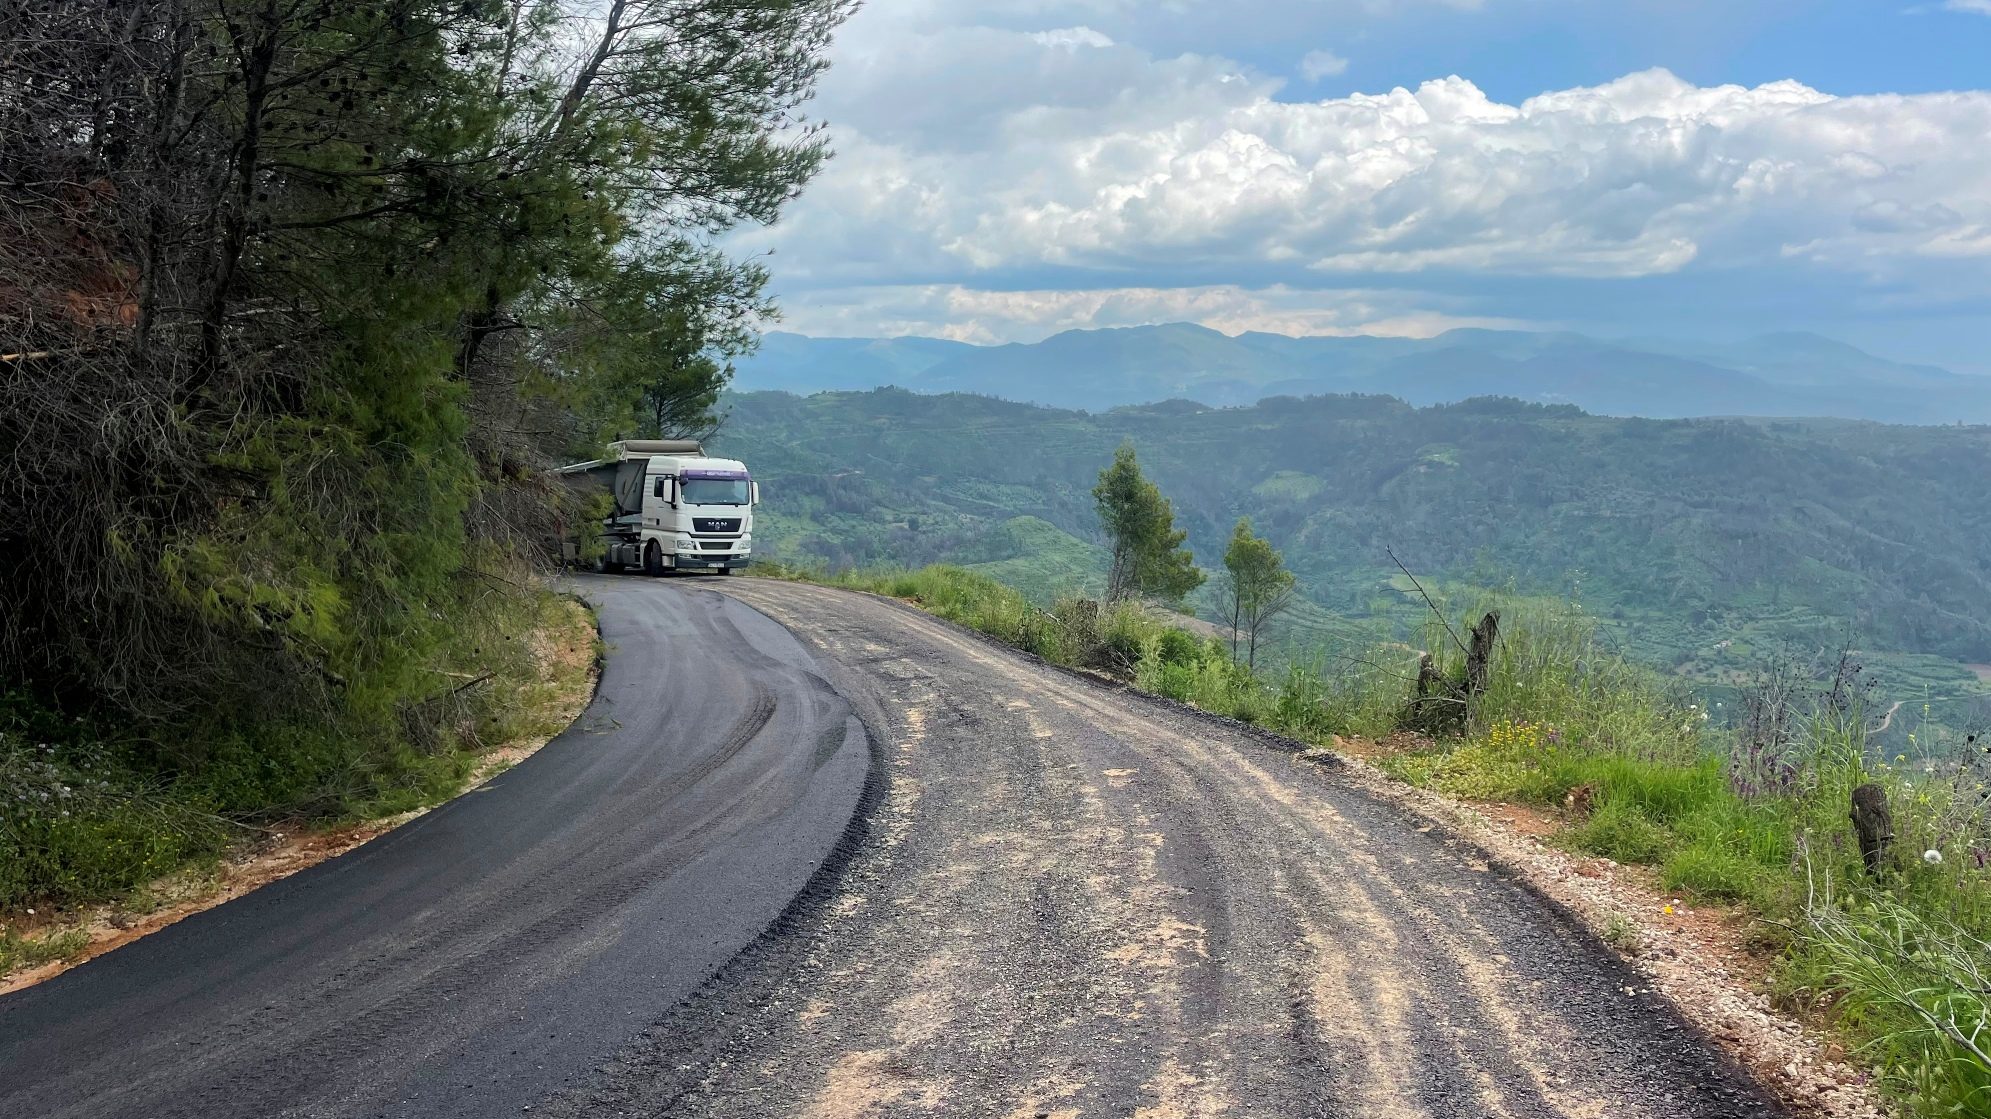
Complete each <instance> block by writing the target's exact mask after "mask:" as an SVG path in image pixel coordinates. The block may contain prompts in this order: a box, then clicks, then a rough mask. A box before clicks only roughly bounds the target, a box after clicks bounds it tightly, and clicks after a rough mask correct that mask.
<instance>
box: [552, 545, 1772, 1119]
mask: <svg viewBox="0 0 1991 1119" xmlns="http://www.w3.org/2000/svg"><path fill="white" fill-rule="evenodd" d="M723 591H724V593H726V594H728V595H730V596H733V597H736V598H738V599H740V600H741V601H744V602H746V603H748V604H750V605H752V606H754V607H755V608H756V609H758V610H760V611H762V612H763V613H765V614H767V615H768V616H769V617H772V618H774V619H775V620H777V621H779V622H781V623H782V624H784V625H786V626H787V627H788V628H789V629H790V630H791V631H793V632H794V633H796V634H797V635H798V636H799V637H800V638H801V639H802V640H803V641H804V643H805V644H807V645H809V646H810V647H811V648H812V650H813V652H814V654H815V657H816V659H817V661H818V662H819V663H821V664H822V665H823V666H824V668H825V674H826V675H827V677H828V678H829V680H830V681H831V682H832V683H833V684H834V685H835V687H836V689H837V690H838V691H839V692H840V693H842V694H843V695H844V696H845V697H846V698H848V699H849V701H850V702H851V704H852V707H853V709H854V710H856V711H857V713H858V714H859V716H860V717H861V718H862V719H863V720H864V722H865V724H866V726H867V728H868V730H869V731H870V733H871V735H872V737H873V738H874V740H875V741H876V742H877V744H878V748H879V750H880V755H881V760H882V764H883V766H884V769H885V772H886V775H887V777H886V788H885V791H884V792H883V794H882V797H881V800H880V803H879V805H878V807H877V809H876V811H875V814H874V816H873V818H872V819H871V820H870V821H869V823H868V825H867V829H866V831H865V838H864V840H863V841H862V842H861V843H860V844H859V845H858V847H857V848H856V850H855V853H854V854H853V856H852V858H851V860H850V862H849V864H848V866H847V867H846V868H845V869H844V870H843V871H842V873H841V874H840V875H839V877H838V879H837V880H836V882H835V885H834V889H833V890H829V891H826V892H825V893H824V895H823V896H821V897H819V898H816V899H814V900H813V901H812V902H810V903H808V904H805V905H803V906H802V907H800V908H799V909H798V910H797V911H795V912H794V913H793V914H791V918H792V919H791V921H790V922H789V923H788V924H787V926H786V927H785V928H784V930H783V931H782V933H781V934H780V936H779V937H776V938H773V939H770V940H769V941H767V942H765V943H764V944H762V945H761V946H760V948H759V949H758V950H757V951H756V952H755V953H750V954H749V956H748V957H743V959H742V960H741V961H739V963H738V964H737V966H736V967H735V968H733V969H730V970H729V972H728V973H727V974H726V975H725V976H723V977H722V982H721V983H719V984H717V985H715V986H714V987H711V988H708V989H707V990H706V991H705V992H704V993H703V994H702V995H701V996H700V997H699V998H698V999H696V1000H693V1001H691V1002H689V1003H686V1004H684V1005H683V1006H681V1007H679V1008H678V1009H677V1010H675V1011H674V1012H673V1013H672V1014H670V1015H667V1016H665V1017H664V1018H663V1019H661V1020H660V1021H659V1022H658V1023H657V1025H656V1026H655V1028H653V1029H652V1030H651V1031H649V1032H648V1033H647V1034H646V1035H645V1036H644V1038H643V1039H642V1040H641V1042H639V1043H638V1044H636V1045H634V1046H632V1047H630V1048H629V1049H627V1050H625V1051H624V1052H623V1053H622V1054H620V1055H619V1056H618V1058H617V1060H616V1061H615V1062H614V1063H613V1065H612V1066H611V1067H610V1068H609V1069H607V1070H606V1071H604V1073H603V1074H602V1075H600V1076H599V1077H597V1078H595V1079H593V1080H592V1081H590V1082H589V1083H588V1084H586V1085H585V1086H583V1087H580V1088H577V1089H576V1090H575V1091H573V1092H571V1093H569V1094H566V1095H564V1096H562V1097H559V1098H557V1099H555V1100H553V1101H550V1104H549V1106H548V1107H547V1108H546V1109H544V1110H545V1111H546V1112H547V1113H550V1114H554V1115H597V1114H599V1115H609V1114H630V1115H658V1116H661V1115H670V1116H707V1117H713V1119H730V1117H742V1119H744V1117H749V1116H753V1117H760V1116H815V1117H823V1119H829V1117H843V1116H849V1117H857V1116H864V1117H867V1119H868V1117H873V1116H875V1117H880V1119H896V1117H902V1116H923V1115H945V1116H964V1117H975V1116H989V1117H1001V1119H1010V1117H1021V1119H1034V1117H1037V1116H1055V1117H1060V1119H1074V1117H1081V1116H1084V1117H1091V1116H1114V1117H1124V1116H1135V1117H1138V1119H1190V1117H1205V1116H1219V1115H1229V1116H1252V1117H1260V1116H1263V1117H1267V1119H1281V1117H1286V1116H1323V1117H1335V1119H1342V1117H1351V1119H1352V1117H1364V1119H1367V1117H1372V1116H1373V1117H1382V1119H1398V1117H1403V1119H1411V1117H1430V1119H1452V1117H1470V1116H1489V1117H1496V1116H1497V1117H1512V1119H1542V1117H1558V1119H1564V1117H1567V1119H1591V1117H1602V1116H1610V1117H1612V1119H1616V1117H1619V1116H1623V1117H1626V1119H1673V1117H1686V1116H1694V1117H1706V1119H1726V1117H1736V1119H1740V1117H1744V1116H1750V1117H1756V1116H1772V1115H1777V1114H1780V1113H1779V1112H1778V1110H1777V1109H1776V1107H1775V1106H1774V1105H1773V1104H1772V1103H1771V1102H1769V1100H1768V1099H1767V1097H1766V1096H1765V1095H1764V1094H1762V1093H1761V1092H1760V1091H1759V1090H1758V1089H1757V1087H1756V1086H1755V1085H1754V1084H1753V1083H1752V1082H1751V1081H1749V1080H1748V1079H1747V1078H1746V1076H1745V1075H1743V1074H1742V1073H1741V1072H1740V1071H1739V1070H1738V1069H1736V1068H1735V1067H1734V1066H1733V1065H1732V1064H1731V1063H1729V1062H1728V1061H1727V1059H1726V1058H1724V1057H1723V1056H1721V1055H1720V1054H1719V1053H1718V1052H1716V1051H1715V1050H1714V1049H1713V1047H1711V1046H1710V1045H1709V1044H1707V1043H1706V1042H1705V1041H1704V1040H1703V1039H1701V1038H1700V1037H1698V1036H1697V1035H1696V1034H1695V1033H1694V1032H1693V1031H1692V1030H1691V1029H1690V1028H1688V1027H1687V1026H1686V1025H1685V1024H1684V1023H1683V1022H1681V1021H1680V1020H1679V1019H1678V1018H1677V1017H1675V1016H1674V1015H1673V1014H1672V1012H1671V1011H1670V1010H1669V1009H1668V1008H1667V1007H1665V1006H1664V1005H1663V1004H1662V1003H1661V1002H1660V1001H1659V1000H1658V999H1657V998H1656V997H1655V996H1653V995H1652V994H1651V993H1650V992H1646V991H1643V990H1641V989H1640V988H1641V987H1642V983H1641V981H1640V979H1639V978H1638V977H1637V975H1636V974H1635V973H1633V972H1632V971H1631V970H1630V969H1629V968H1627V967H1626V966H1625V965H1624V964H1623V963H1622V962H1621V961H1619V960H1618V959H1616V957H1615V956H1613V955H1612V954H1611V953H1609V952H1608V951H1607V950H1606V949H1605V948H1604V947H1603V946H1602V945H1600V944H1597V943H1596V942H1595V941H1594V940H1592V939H1591V938H1590V937H1589V936H1588V934H1586V933H1583V932H1581V931H1580V930H1579V929H1578V928H1577V926H1576V925H1575V924H1574V922H1573V921H1572V920H1571V919H1570V918H1569V917H1568V915H1567V914H1566V913H1564V912H1563V911H1561V910H1560V909H1558V908H1556V907H1555V906H1553V905H1552V904H1550V903H1548V902H1547V901H1545V900H1544V899H1543V898H1542V897H1541V896H1540V895H1538V894H1536V893H1535V892H1534V891H1532V890H1530V889H1528V888H1526V887H1525V886H1524V885H1522V884H1520V883H1517V882H1514V881H1510V880H1509V879H1508V878H1506V877H1505V876H1504V875H1503V874H1502V873H1500V872H1499V871H1498V870H1496V869H1494V868H1492V867H1489V866H1488V865H1487V863H1486V862H1485V861H1484V860H1483V859H1482V858H1481V857H1480V856H1479V854H1478V852H1477V851H1476V849H1474V848H1472V847H1471V846H1470V845H1468V844H1466V843H1464V842H1462V841H1459V840H1457V839H1455V838H1453V837H1450V836H1447V835H1445V834H1444V833H1443V832H1442V831H1434V830H1433V829H1432V828H1431V827H1430V826H1429V825H1427V824H1423V823H1422V822H1421V821H1417V820H1413V819H1411V818H1409V817H1408V816H1406V815H1405V814H1404V813H1402V812H1401V811H1400V810H1398V809H1396V808H1395V807H1393V806H1390V805H1387V804H1384V803H1382V802H1379V801H1377V800H1375V799H1372V798H1371V797H1369V796H1367V795H1366V794H1364V793H1363V792H1361V791H1360V790H1358V789H1356V788H1354V787H1353V786H1352V785H1351V784H1349V783H1347V782H1345V781H1343V780H1341V779H1340V778H1339V777H1338V776H1337V775H1336V774H1335V773H1334V772H1333V771H1332V770H1330V769H1323V768H1321V767H1318V766H1314V765H1311V764H1305V763H1299V762H1297V761H1295V759H1294V758H1293V757H1292V755H1291V754H1290V753H1288V752H1285V751H1282V750H1280V749H1277V748H1276V747H1274V746H1273V745H1271V744H1269V743H1268V742H1267V740H1266V739H1265V737H1264V736H1262V735H1259V734H1256V733H1253V732H1250V731H1247V730H1244V729H1242V728H1235V727H1230V726H1225V725H1221V724H1220V723H1218V722H1215V721H1212V720H1209V719H1206V718H1199V717H1196V716H1192V715H1188V714H1185V713H1183V712H1181V711H1179V710H1177V709H1174V708H1172V707H1171V706H1169V705H1167V704H1164V703H1159V702H1155V701H1151V700H1147V699H1144V698H1142V697H1139V696H1136V695H1132V694H1129V693H1126V692H1124V691H1122V690H1118V689H1115V688H1112V687H1110V686H1105V685H1101V684H1097V683H1092V682H1088V681H1086V680H1082V679H1078V678H1075V677H1074V676H1073V675H1071V674H1069V673H1065V672H1062V671H1059V670H1055V669H1051V668H1049V667H1047V666H1044V665H1042V664H1041V663H1038V662H1036V661H1035V660H1034V659H1033V658H1028V657H1025V656H1023V655H1020V654H1017V653H1015V652H1013V651H1010V650H1006V649H1001V648H998V647H996V646H994V645H992V644H991V643H989V642H987V641H985V640H983V639H981V638H979V637H977V636H975V635H972V634H968V633H966V632H965V631H962V630H959V629H957V628H956V627H953V626H951V625H948V624H946V623H944V622H941V621H939V620H937V619H934V618H931V617H929V616H927V615H924V614H921V613H919V612H917V611H914V610H912V609H910V608H908V607H905V606H903V605H901V604H896V603H890V602H887V601H884V600H880V599H876V598H873V597H870V596H863V595H856V594H851V593H847V592H840V591H834V590H829V589H825V588H818V587H809V586H802V585H795V584H779V583H771V582H760V581H752V582H733V583H728V584H726V585H724V587H723Z"/></svg>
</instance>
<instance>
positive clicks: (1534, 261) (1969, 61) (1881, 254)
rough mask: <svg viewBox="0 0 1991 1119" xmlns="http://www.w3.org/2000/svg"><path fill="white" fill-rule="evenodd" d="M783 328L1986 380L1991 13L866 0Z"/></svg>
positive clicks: (777, 231)
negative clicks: (1634, 341)
mask: <svg viewBox="0 0 1991 1119" xmlns="http://www.w3.org/2000/svg"><path fill="white" fill-rule="evenodd" d="M832 61H833V66H832V69H831V71H830V72H829V73H828V74H827V75H826V76H825V78H824V81H823V85H822V89H821V94H820V96H819V98H818V100H817V102H816V103H815V105H814V106H813V107H812V108H813V111H814V112H815V114H816V115H818V116H820V117H821V118H823V119H825V120H827V121H828V123H829V126H830V130H831V135H832V137H833V142H834V143H835V145H836V147H837V150H838V153H839V154H838V157H837V158H836V159H835V160H834V161H833V162H832V164H831V165H830V166H829V168H828V169H827V170H826V171H825V172H824V174H823V175H822V176H821V177H820V178H819V180H818V181H817V182H816V183H814V184H812V186H811V187H810V188H809V189H808V190H807V191H806V192H805V193H804V195H803V197H802V198H801V199H800V200H799V201H798V202H797V203H796V204H794V205H793V206H792V207H791V209H790V211H789V213H788V214H787V215H786V216H785V217H784V220H783V221H782V222H781V223H779V224H778V225H777V226H776V227H774V228H772V229H769V230H764V231H757V232H754V233H751V234H748V235H746V236H745V237H743V238H741V239H740V241H739V246H738V247H742V248H745V249H747V250H749V251H771V252H772V255H771V256H770V257H768V259H767V263H768V264H769V266H770V267H771V269H772V270H773V273H774V277H775V288H776V293H777V295H778V296H779V298H780V300H781V302H782V304H783V307H784V309H785V317H786V326H787V328H788V329H795V330H800V331H802V332H804V333H812V334H843V335H854V334H856V335H892V334H907V333H918V334H934V335H942V336H947V337H956V338H963V339H967V340H971V341H987V342H993V341H1010V340H1031V339H1035V338H1040V337H1043V336H1045V335H1048V334H1050V333H1054V332H1056V331H1057V330H1061V329H1069V328H1072V327H1079V326H1110V325H1128V324H1133V323H1139V322H1162V321H1177V320H1186V321H1196V322H1202V323H1205V324H1206V325H1210V326H1214V327H1216V328H1218V329H1221V330H1228V331H1232V332H1235V331H1238V330H1244V329H1271V330H1281V331H1284V332H1287V333H1365V332H1372V333H1395V334H1429V333H1434V332H1436V331H1439V330H1443V329H1445V328H1447V327H1450V326H1457V325H1496V326H1515V327H1522V328H1557V329H1578V330H1585V331H1590V332H1593V333H1598V334H1605V335H1611V334H1621V335H1631V334H1655V333H1659V334H1679V335H1698V336H1715V337H1728V336H1736V335H1743V334H1749V333H1756V332H1762V331H1770V330H1817V331H1820V332H1822V333H1828V334H1831V335H1834V336H1837V337H1841V338H1844V339H1846V340H1848V341H1852V342H1854V343H1856V344H1859V345H1862V346H1864V347H1867V348H1869V349H1872V350H1874V351H1876V352H1879V353H1883V354H1886V355H1888V356H1894V357H1900V358H1905V359H1912V360H1923V361H1934V362H1939V363H1943V364H1947V365H1950V366H1952V367H1955V368H1960V369H1972V370H1977V371H1983V372H1987V373H1991V355H1987V354H1986V353H1984V352H1982V351H1983V350H1984V346H1983V341H1984V339H1986V338H1991V329H1987V328H1991V92H1987V91H1986V90H1987V87H1991V0H1929V2H1925V3H1903V4H1889V3H1859V2H1851V0H1757V2H1740V3H1736V2H1731V3H1712V2H1704V0H1668V2H1660V0H1619V2H1615V3H1601V2H1582V0H1395V2H1386V0H1261V2H1260V3H1256V4H1237V3H1229V2H1221V0H872V3H871V4H870V5H869V6H868V7H866V8H865V9H863V10H862V11H860V12H859V14H858V15H857V16H856V17H854V18H853V20H852V21H851V22H850V23H849V24H848V25H846V27H845V28H844V29H843V30H842V32H841V33H840V35H839V38H838V41H837V43H836V46H835V47H834V49H833V54H832Z"/></svg>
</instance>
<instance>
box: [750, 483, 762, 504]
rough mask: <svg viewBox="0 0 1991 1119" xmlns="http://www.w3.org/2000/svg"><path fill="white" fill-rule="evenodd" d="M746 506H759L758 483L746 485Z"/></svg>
mask: <svg viewBox="0 0 1991 1119" xmlns="http://www.w3.org/2000/svg"><path fill="white" fill-rule="evenodd" d="M747 504H748V505H759V504H760V483H759V482H748V483H747Z"/></svg>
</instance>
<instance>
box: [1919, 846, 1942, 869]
mask: <svg viewBox="0 0 1991 1119" xmlns="http://www.w3.org/2000/svg"><path fill="white" fill-rule="evenodd" d="M1922 861H1923V862H1925V863H1928V864H1929V865H1930V866H1935V865H1936V864H1937V863H1939V862H1942V861H1943V853H1942V852H1941V851H1936V850H1929V851H1924V852H1922Z"/></svg>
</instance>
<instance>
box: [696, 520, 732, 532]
mask: <svg viewBox="0 0 1991 1119" xmlns="http://www.w3.org/2000/svg"><path fill="white" fill-rule="evenodd" d="M741 521H742V518H740V517H693V518H692V519H691V531H693V532H738V531H740V523H741Z"/></svg>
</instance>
